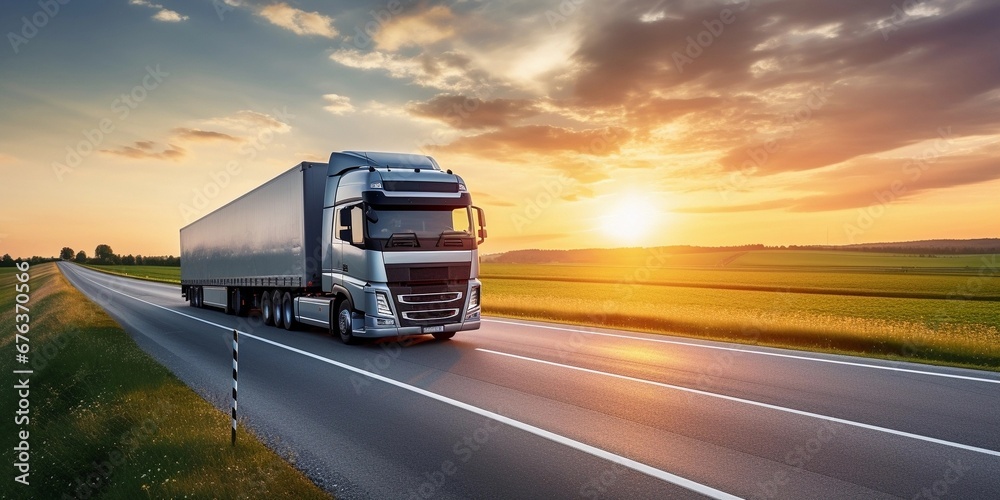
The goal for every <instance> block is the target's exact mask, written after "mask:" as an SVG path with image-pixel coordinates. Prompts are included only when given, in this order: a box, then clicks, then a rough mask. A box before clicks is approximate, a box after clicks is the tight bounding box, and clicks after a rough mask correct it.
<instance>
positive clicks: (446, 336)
mask: <svg viewBox="0 0 1000 500" xmlns="http://www.w3.org/2000/svg"><path fill="white" fill-rule="evenodd" d="M431 335H433V336H434V338H435V339H436V340H441V341H445V340H448V339H450V338H452V337H454V336H455V332H441V333H432V334H431Z"/></svg>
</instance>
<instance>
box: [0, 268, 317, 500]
mask: <svg viewBox="0 0 1000 500" xmlns="http://www.w3.org/2000/svg"><path fill="white" fill-rule="evenodd" d="M29 272H30V276H31V279H30V281H29V285H30V288H31V292H30V297H31V298H30V301H29V303H28V304H27V305H28V306H29V308H30V312H29V314H30V318H31V321H30V323H29V324H30V325H31V330H30V333H29V334H28V338H29V339H30V340H29V345H30V346H31V351H30V352H29V356H30V360H31V362H30V364H28V365H22V364H18V363H16V362H15V354H16V351H15V346H14V344H15V335H14V325H15V322H14V319H15V318H14V307H15V306H14V304H15V294H14V285H15V283H16V279H15V274H14V272H13V270H12V269H5V270H2V271H0V308H2V309H0V324H2V329H3V332H4V334H3V337H2V339H3V340H2V348H3V350H4V353H5V354H4V355H3V356H2V359H3V361H2V363H0V365H2V366H3V373H4V374H5V376H6V377H14V375H11V372H12V370H15V369H24V368H25V367H30V368H32V369H33V370H34V373H33V374H32V375H30V395H29V398H27V399H28V400H29V402H30V407H29V411H30V413H29V414H28V416H29V417H30V423H29V424H28V425H26V426H25V427H21V426H19V425H17V424H15V422H14V419H13V418H10V417H12V416H10V415H9V416H8V417H5V418H4V419H3V420H2V421H3V423H2V424H0V429H2V430H0V433H2V435H3V437H4V442H5V443H7V444H8V446H6V449H7V450H8V451H7V453H6V455H7V456H8V458H12V457H11V455H12V453H11V451H10V450H11V449H12V448H14V446H16V445H17V441H15V437H16V435H17V433H18V431H20V430H21V429H22V428H23V429H25V430H27V431H28V432H29V433H30V434H29V445H30V465H31V469H30V476H29V482H30V484H29V485H28V486H24V485H22V484H20V483H17V482H14V480H13V477H12V476H13V474H10V475H8V479H5V481H7V484H8V487H6V488H4V491H5V494H4V496H9V497H10V498H64V499H65V498H187V497H192V498H243V497H247V496H259V497H262V498H270V497H287V498H330V496H329V495H328V494H326V493H325V492H323V491H322V490H320V489H319V488H318V487H317V486H316V485H315V484H313V483H312V482H311V481H309V479H307V478H306V477H305V476H304V475H303V474H302V473H300V472H299V471H297V470H296V469H294V468H293V467H292V466H291V465H289V464H288V462H286V461H285V460H283V459H282V458H281V457H279V456H278V455H277V454H275V453H274V452H273V451H271V450H270V449H268V448H267V447H266V446H264V445H263V444H262V443H260V441H258V440H257V439H256V437H254V436H253V435H251V434H249V433H247V432H246V431H245V430H244V429H243V428H242V427H241V428H240V430H239V433H238V437H237V439H238V442H237V446H235V447H232V446H230V434H229V415H227V414H225V413H223V412H220V411H218V410H217V409H215V408H214V407H212V406H211V405H210V404H208V403H207V402H205V401H204V400H203V399H201V398H200V397H199V396H198V395H197V394H195V393H194V392H193V391H192V390H190V389H189V388H188V387H187V386H185V385H184V383H183V382H181V381H180V380H179V379H177V378H176V377H175V376H174V375H173V374H171V373H170V372H169V371H168V370H167V369H166V368H164V367H163V366H161V365H159V364H158V363H157V362H156V361H155V360H153V359H152V358H151V357H149V356H148V355H147V354H146V353H145V352H143V351H142V350H141V349H140V348H139V347H138V346H137V345H136V344H135V343H134V342H133V341H132V339H131V338H130V337H129V336H128V334H127V333H126V332H125V331H123V330H122V329H121V328H120V327H118V325H117V324H116V323H115V322H114V320H112V319H111V318H110V317H109V316H108V315H107V314H106V313H105V312H104V311H103V310H102V309H101V308H100V307H98V306H97V305H96V304H94V303H92V302H90V301H89V300H87V298H86V297H84V296H83V295H82V294H81V293H80V292H79V291H77V290H76V289H75V288H73V287H72V286H71V285H70V284H69V283H68V282H67V281H66V280H65V278H63V276H62V275H61V274H60V273H59V271H58V269H57V268H56V266H55V264H51V263H50V264H43V265H39V266H36V267H32V268H31V269H30V270H29ZM8 381H9V382H10V383H11V384H14V383H17V381H14V380H11V379H10V378H8ZM19 399H20V398H19V397H18V395H17V392H16V391H13V390H5V391H3V396H0V400H2V401H3V407H4V408H9V409H11V413H13V409H14V408H17V407H18V405H19ZM8 463H11V462H8Z"/></svg>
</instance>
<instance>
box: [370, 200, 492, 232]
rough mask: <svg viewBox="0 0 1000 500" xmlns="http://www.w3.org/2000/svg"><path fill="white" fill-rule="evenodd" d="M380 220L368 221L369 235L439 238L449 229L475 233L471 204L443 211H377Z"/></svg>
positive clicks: (449, 230)
mask: <svg viewBox="0 0 1000 500" xmlns="http://www.w3.org/2000/svg"><path fill="white" fill-rule="evenodd" d="M375 212H376V214H377V215H378V221H377V222H371V219H369V221H368V235H369V236H370V237H372V238H389V237H390V236H392V235H393V234H408V233H412V234H416V235H417V237H418V238H437V237H439V236H441V234H443V233H446V232H460V233H466V234H467V235H469V236H471V235H472V211H471V210H470V209H469V207H459V208H454V209H451V208H447V209H441V210H375Z"/></svg>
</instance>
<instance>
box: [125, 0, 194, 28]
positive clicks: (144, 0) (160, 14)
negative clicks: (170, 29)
mask: <svg viewBox="0 0 1000 500" xmlns="http://www.w3.org/2000/svg"><path fill="white" fill-rule="evenodd" d="M129 4H130V5H140V6H142V7H149V8H150V9H157V12H156V14H153V19H156V20H157V21H163V22H166V23H177V22H181V21H187V20H188V19H189V18H188V16H185V15H183V14H180V13H179V12H176V11H172V10H170V9H167V8H165V7H163V6H162V5H160V4H158V3H153V2H150V1H148V0H129Z"/></svg>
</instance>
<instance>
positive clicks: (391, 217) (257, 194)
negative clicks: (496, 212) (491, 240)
mask: <svg viewBox="0 0 1000 500" xmlns="http://www.w3.org/2000/svg"><path fill="white" fill-rule="evenodd" d="M485 239H486V216H485V213H484V212H483V210H482V209H481V208H479V207H476V206H473V204H472V196H471V195H470V193H469V190H468V188H467V187H466V184H465V181H464V180H463V179H462V178H461V177H460V176H458V175H456V174H454V173H453V172H452V171H451V170H447V171H443V170H441V168H440V166H439V165H438V163H437V162H436V161H435V160H434V159H433V158H431V157H430V156H425V155H417V154H404V153H382V152H364V151H341V152H334V153H332V154H331V155H330V160H329V162H328V163H318V162H305V161H304V162H301V163H299V164H298V165H296V166H294V167H293V168H291V169H290V170H288V171H286V172H284V173H282V174H281V175H278V176H277V177H275V178H274V179H271V180H270V181H268V182H266V183H264V184H263V185H261V186H259V187H257V188H256V189H253V190H252V191H250V192H248V193H246V194H244V195H243V196H241V197H239V198H237V199H235V200H233V201H232V202H230V203H228V204H226V205H225V206H223V207H221V208H219V209H217V210H215V211H213V212H211V213H209V214H207V215H205V216H204V217H202V218H200V219H198V220H196V221H195V222H192V223H191V224H189V225H187V226H185V227H183V228H181V230H180V243H181V294H182V296H183V297H184V299H186V300H187V301H188V303H189V304H190V305H191V306H192V307H198V308H201V307H214V308H219V309H223V310H225V312H226V313H227V314H234V315H238V316H246V315H248V314H255V315H258V314H259V317H260V318H261V319H262V320H263V322H264V323H265V324H267V325H272V326H277V327H283V328H285V329H289V330H291V329H294V328H296V327H297V326H298V325H312V326H317V327H321V328H328V329H329V331H330V333H331V335H337V336H339V337H340V338H341V340H342V341H343V342H344V343H347V344H355V343H358V342H359V341H361V340H363V339H366V338H368V339H371V338H378V337H399V336H409V335H421V334H430V335H433V336H434V338H436V339H438V340H447V339H450V338H451V337H452V336H454V335H455V332H458V331H463V330H474V329H478V328H479V325H480V305H481V304H480V299H481V297H482V283H481V282H480V281H479V279H478V277H479V253H478V252H479V250H478V248H479V245H481V244H482V243H483V242H484V241H485Z"/></svg>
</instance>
